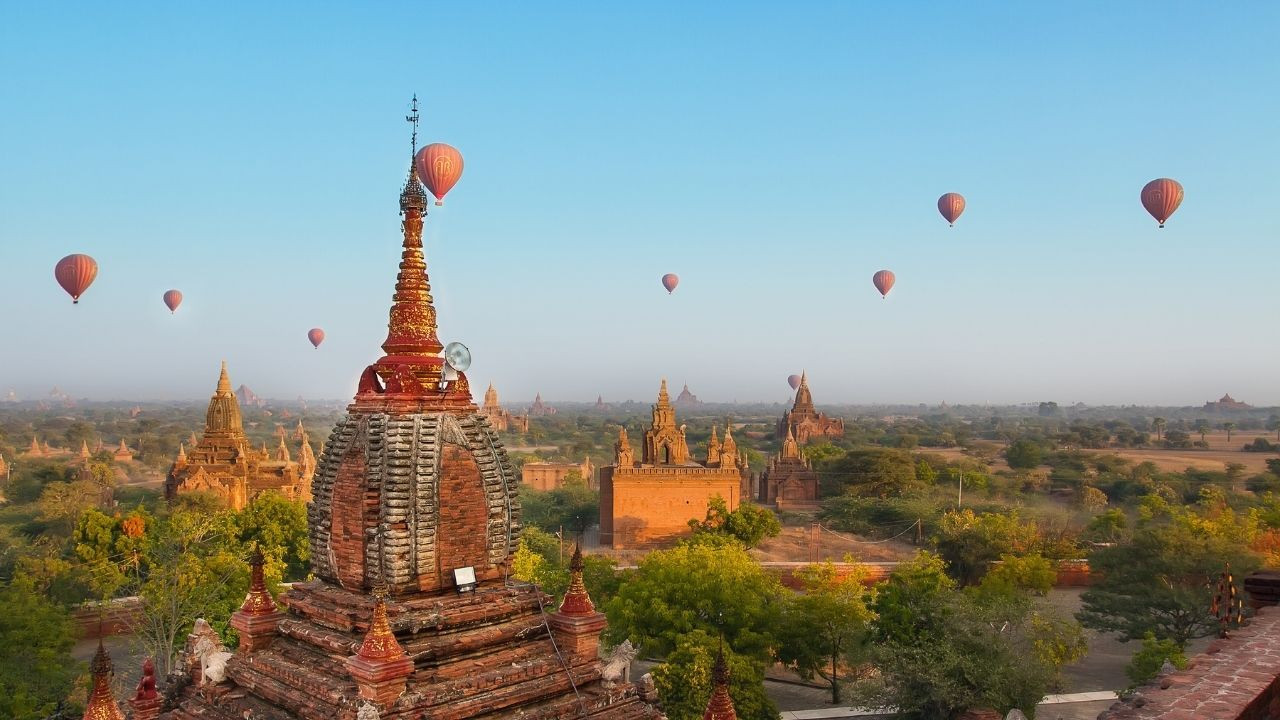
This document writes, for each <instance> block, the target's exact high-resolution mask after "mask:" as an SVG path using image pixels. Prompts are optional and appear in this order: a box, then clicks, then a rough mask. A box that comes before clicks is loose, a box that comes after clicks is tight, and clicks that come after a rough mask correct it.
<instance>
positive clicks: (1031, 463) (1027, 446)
mask: <svg viewBox="0 0 1280 720" xmlns="http://www.w3.org/2000/svg"><path fill="white" fill-rule="evenodd" d="M1004 458H1005V462H1007V463H1009V467H1011V468H1014V469H1015V470H1031V469H1033V468H1035V467H1038V466H1039V465H1040V464H1041V463H1043V462H1044V447H1042V446H1041V445H1040V443H1038V442H1036V441H1034V440H1028V439H1025V438H1024V439H1022V440H1015V441H1014V442H1013V444H1011V445H1010V446H1009V447H1008V448H1006V449H1005V451H1004Z"/></svg>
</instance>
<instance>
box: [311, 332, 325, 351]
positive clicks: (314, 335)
mask: <svg viewBox="0 0 1280 720" xmlns="http://www.w3.org/2000/svg"><path fill="white" fill-rule="evenodd" d="M307 339H308V340H310V341H311V344H312V345H314V346H316V347H317V348H319V347H320V343H322V342H324V331H323V330H321V329H320V328H311V329H310V330H308V331H307Z"/></svg>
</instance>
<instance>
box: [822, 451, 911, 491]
mask: <svg viewBox="0 0 1280 720" xmlns="http://www.w3.org/2000/svg"><path fill="white" fill-rule="evenodd" d="M822 483H823V486H824V489H825V491H826V494H828V495H839V494H849V495H854V496H857V497H881V498H886V497H895V496H898V495H914V494H918V493H919V492H921V491H923V490H924V489H925V485H924V483H922V482H921V481H920V480H919V478H917V477H916V465H915V462H914V461H913V460H912V458H911V454H910V453H908V452H906V451H904V450H886V449H874V450H852V451H850V452H848V453H846V454H845V455H844V456H843V457H840V458H837V459H835V460H830V461H828V462H826V463H824V464H823V466H822Z"/></svg>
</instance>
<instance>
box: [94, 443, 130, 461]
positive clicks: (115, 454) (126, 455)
mask: <svg viewBox="0 0 1280 720" xmlns="http://www.w3.org/2000/svg"><path fill="white" fill-rule="evenodd" d="M84 449H85V450H88V448H87V447H86V448H84ZM111 459H112V460H115V461H116V462H125V463H127V462H133V451H132V450H130V449H129V446H128V445H125V444H124V438H120V446H119V447H117V448H116V449H115V450H113V451H112V452H111Z"/></svg>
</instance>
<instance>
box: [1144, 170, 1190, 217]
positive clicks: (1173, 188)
mask: <svg viewBox="0 0 1280 720" xmlns="http://www.w3.org/2000/svg"><path fill="white" fill-rule="evenodd" d="M1181 204H1182V185H1181V184H1179V183H1178V181H1177V180H1170V179H1169V178H1158V179H1156V180H1152V181H1151V182H1149V183H1147V184H1146V185H1144V186H1143V187H1142V207H1144V208H1146V209H1147V212H1149V213H1151V217H1153V218H1155V219H1156V222H1158V223H1160V227H1164V221H1165V220H1168V219H1169V216H1170V215H1172V214H1173V212H1174V211H1175V210H1177V209H1178V206H1179V205H1181Z"/></svg>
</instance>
